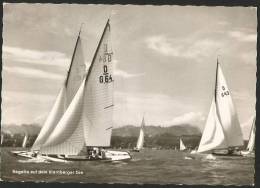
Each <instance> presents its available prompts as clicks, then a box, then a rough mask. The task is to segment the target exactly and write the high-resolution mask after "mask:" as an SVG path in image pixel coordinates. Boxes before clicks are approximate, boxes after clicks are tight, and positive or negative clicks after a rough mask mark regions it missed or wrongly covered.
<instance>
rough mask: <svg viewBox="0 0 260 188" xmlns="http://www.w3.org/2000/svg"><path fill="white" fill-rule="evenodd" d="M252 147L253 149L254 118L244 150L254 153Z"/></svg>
mask: <svg viewBox="0 0 260 188" xmlns="http://www.w3.org/2000/svg"><path fill="white" fill-rule="evenodd" d="M254 147H255V118H254V120H253V123H252V127H251V132H250V137H249V140H248V144H247V148H246V149H247V150H248V151H249V152H252V151H254Z"/></svg>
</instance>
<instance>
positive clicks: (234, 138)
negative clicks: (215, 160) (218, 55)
mask: <svg viewBox="0 0 260 188" xmlns="http://www.w3.org/2000/svg"><path fill="white" fill-rule="evenodd" d="M243 144H244V143H243V137H242V130H241V127H240V124H239V120H238V117H237V113H236V110H235V107H234V105H233V102H232V98H231V92H230V90H229V88H228V86H227V83H226V79H225V77H224V74H223V72H222V69H221V66H220V64H219V62H218V60H217V68H216V80H215V90H214V97H213V100H212V103H211V107H210V110H209V114H208V118H207V121H206V125H205V128H204V131H203V134H202V137H201V140H200V144H199V147H198V150H197V151H196V152H194V151H192V153H211V154H215V155H236V152H235V151H236V149H237V147H240V146H243Z"/></svg>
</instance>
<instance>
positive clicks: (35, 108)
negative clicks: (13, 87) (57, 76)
mask: <svg viewBox="0 0 260 188" xmlns="http://www.w3.org/2000/svg"><path fill="white" fill-rule="evenodd" d="M54 100H55V96H54V95H50V94H41V93H37V94H36V93H31V92H21V91H2V114H3V115H2V123H17V124H22V123H35V122H37V123H39V122H40V119H39V116H41V115H44V114H46V112H49V111H50V108H51V106H52V105H53V103H54ZM41 120H43V119H41ZM41 122H42V121H41Z"/></svg>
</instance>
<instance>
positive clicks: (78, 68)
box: [32, 32, 85, 150]
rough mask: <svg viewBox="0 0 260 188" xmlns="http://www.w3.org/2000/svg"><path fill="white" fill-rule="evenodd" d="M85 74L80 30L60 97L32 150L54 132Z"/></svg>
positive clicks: (38, 147) (38, 146)
mask: <svg viewBox="0 0 260 188" xmlns="http://www.w3.org/2000/svg"><path fill="white" fill-rule="evenodd" d="M84 75H85V63H84V57H83V50H82V45H81V38H80V32H79V35H78V37H77V42H76V45H75V48H74V52H73V55H72V59H71V63H70V68H69V71H68V74H67V78H66V81H65V83H64V84H63V87H62V88H61V90H60V92H59V94H58V97H57V98H56V101H55V103H54V105H53V107H52V110H51V112H50V113H49V115H48V117H47V120H46V121H45V123H44V125H43V127H42V129H41V131H40V133H39V135H38V137H37V139H36V140H35V142H34V144H33V146H32V150H39V149H40V147H41V146H42V145H43V144H44V143H45V142H46V140H47V139H48V137H49V136H50V134H51V133H52V132H53V130H54V129H55V127H56V126H57V124H58V123H59V121H60V119H61V117H62V116H63V115H64V113H65V111H66V109H67V108H68V106H69V104H70V103H71V101H72V98H73V97H74V95H75V94H76V92H77V90H78V89H79V86H80V84H81V83H82V80H83V79H84Z"/></svg>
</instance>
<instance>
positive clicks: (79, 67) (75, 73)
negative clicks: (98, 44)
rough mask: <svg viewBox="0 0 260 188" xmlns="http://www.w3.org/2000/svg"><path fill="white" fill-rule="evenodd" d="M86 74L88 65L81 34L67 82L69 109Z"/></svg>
mask: <svg viewBox="0 0 260 188" xmlns="http://www.w3.org/2000/svg"><path fill="white" fill-rule="evenodd" d="M85 74H86V65H85V63H84V56H83V49H82V44H81V38H80V34H79V36H78V39H77V42H76V46H75V50H74V53H73V56H72V61H71V64H70V69H69V72H68V76H67V80H66V83H65V84H66V104H67V105H66V106H67V107H68V106H69V104H70V103H71V101H72V99H73V97H74V96H75V94H76V92H77V91H78V89H79V86H80V84H81V83H82V81H83V79H84V76H85Z"/></svg>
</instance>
